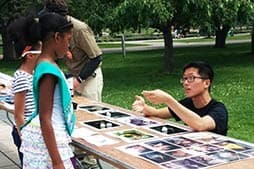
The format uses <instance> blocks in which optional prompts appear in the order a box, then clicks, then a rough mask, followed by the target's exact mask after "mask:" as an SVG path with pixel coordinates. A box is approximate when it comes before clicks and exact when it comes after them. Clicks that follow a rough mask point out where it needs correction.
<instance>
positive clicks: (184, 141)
mask: <svg viewBox="0 0 254 169" xmlns="http://www.w3.org/2000/svg"><path fill="white" fill-rule="evenodd" d="M163 141H166V142H169V143H173V144H176V145H179V146H182V147H190V146H194V145H201V144H202V143H200V142H197V141H194V140H191V139H188V138H184V137H169V138H166V139H164V140H163Z"/></svg>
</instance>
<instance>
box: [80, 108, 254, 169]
mask: <svg viewBox="0 0 254 169" xmlns="http://www.w3.org/2000/svg"><path fill="white" fill-rule="evenodd" d="M79 109H83V110H85V111H86V112H90V113H96V114H97V115H99V116H102V117H104V118H106V120H104V119H103V120H102V119H99V120H98V119H97V120H93V121H85V122H82V123H83V124H84V125H85V126H88V127H92V128H94V129H96V130H107V129H108V128H112V127H116V129H117V127H118V126H121V124H122V123H124V124H126V125H128V126H130V128H129V129H124V130H114V131H109V132H107V134H108V135H110V136H113V137H117V138H120V139H122V140H123V141H125V142H127V143H128V144H127V145H124V146H120V147H116V148H117V149H118V150H120V151H122V152H124V153H128V154H130V155H133V156H135V157H138V158H142V159H144V160H147V161H149V162H152V163H153V164H156V165H158V166H159V167H161V168H165V169H166V168H174V169H198V168H210V167H215V166H218V165H222V164H225V163H229V162H233V161H238V160H242V159H247V158H253V157H254V144H251V143H247V142H244V141H240V140H237V139H233V138H229V137H225V136H221V135H218V134H214V133H210V132H192V131H191V130H190V129H188V128H181V127H180V126H175V125H173V124H169V123H166V124H164V123H160V122H158V121H154V120H151V119H149V118H145V117H143V116H135V115H133V114H128V113H126V112H123V111H119V110H113V109H111V108H108V107H103V106H100V105H81V106H79ZM139 128H146V129H148V130H151V131H153V132H157V133H159V134H160V135H161V136H160V137H158V136H156V135H153V134H150V133H146V132H144V131H141V130H139ZM179 133H181V134H179ZM112 143H113V142H112Z"/></svg>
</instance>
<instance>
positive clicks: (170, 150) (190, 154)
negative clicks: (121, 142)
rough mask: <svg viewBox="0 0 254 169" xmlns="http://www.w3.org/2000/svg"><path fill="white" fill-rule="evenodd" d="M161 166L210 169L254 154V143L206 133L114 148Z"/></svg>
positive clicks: (193, 133) (182, 168)
mask: <svg viewBox="0 0 254 169" xmlns="http://www.w3.org/2000/svg"><path fill="white" fill-rule="evenodd" d="M117 149H118V150H120V151H123V152H125V153H128V154H131V155H134V156H136V157H139V158H142V159H145V160H147V161H150V162H152V163H154V164H156V165H158V166H160V167H162V168H174V169H198V168H211V167H215V166H217V165H222V164H225V163H230V162H233V161H238V160H242V159H247V158H251V157H252V158H253V157H254V145H253V144H250V143H246V142H243V141H239V140H235V139H232V138H228V137H224V136H220V135H217V134H213V133H208V132H192V133H186V134H182V135H178V136H173V137H169V136H168V137H163V138H155V139H153V140H149V141H143V142H138V143H136V144H129V145H125V146H120V147H117Z"/></svg>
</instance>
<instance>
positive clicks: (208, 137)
mask: <svg viewBox="0 0 254 169" xmlns="http://www.w3.org/2000/svg"><path fill="white" fill-rule="evenodd" d="M183 137H185V138H190V139H192V140H196V141H199V142H204V143H206V144H208V143H215V142H219V141H223V140H225V138H224V137H222V136H219V135H216V134H213V133H208V132H194V133H188V134H184V135H183Z"/></svg>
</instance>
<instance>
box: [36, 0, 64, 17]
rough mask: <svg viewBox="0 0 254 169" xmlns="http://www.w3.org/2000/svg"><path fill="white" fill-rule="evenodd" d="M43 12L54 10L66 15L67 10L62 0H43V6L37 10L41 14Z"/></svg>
mask: <svg viewBox="0 0 254 169" xmlns="http://www.w3.org/2000/svg"><path fill="white" fill-rule="evenodd" d="M45 12H55V13H58V14H60V15H62V16H66V15H68V13H69V10H68V6H67V4H66V2H65V1H64V0H45V1H44V8H43V9H42V10H41V11H40V12H39V14H43V13H45Z"/></svg>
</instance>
